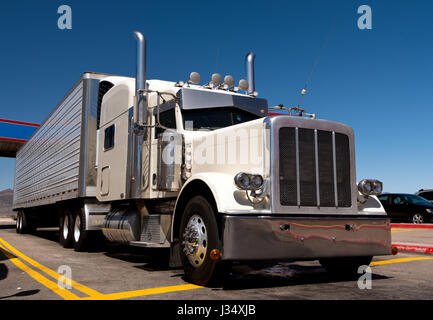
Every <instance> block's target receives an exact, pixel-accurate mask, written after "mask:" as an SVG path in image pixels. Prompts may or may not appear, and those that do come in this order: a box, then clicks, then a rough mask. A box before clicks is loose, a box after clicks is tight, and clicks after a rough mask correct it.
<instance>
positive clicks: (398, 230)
mask: <svg viewBox="0 0 433 320" xmlns="http://www.w3.org/2000/svg"><path fill="white" fill-rule="evenodd" d="M418 230H419V229H397V230H391V232H392V233H397V232H410V231H418Z"/></svg>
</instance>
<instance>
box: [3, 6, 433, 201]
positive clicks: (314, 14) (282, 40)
mask: <svg viewBox="0 0 433 320" xmlns="http://www.w3.org/2000/svg"><path fill="white" fill-rule="evenodd" d="M62 4H67V5H69V6H70V7H71V8H72V30H60V29H58V28H57V19H58V17H59V16H60V15H59V14H58V13H57V8H58V7H59V6H60V5H62ZM364 4H366V5H369V6H370V7H371V9H372V27H373V28H372V29H371V30H360V29H359V28H358V26H357V20H358V18H359V17H360V14H358V13H357V9H358V7H359V6H360V5H364ZM432 13H433V2H432V1H430V0H412V1H388V0H362V1H350V0H328V1H321V0H316V1H308V0H302V1H300V0H299V1H271V0H268V1H236V2H229V1H212V2H210V1H130V0H124V1H121V2H119V1H109V0H104V1H100V0H92V1H77V0H72V1H71V0H62V1H19V2H12V1H8V2H5V3H2V8H1V11H0V39H1V40H0V41H1V42H0V43H1V50H0V70H1V75H2V76H1V77H0V93H1V95H0V111H1V112H0V118H6V119H11V120H20V121H27V122H36V123H40V122H42V121H43V120H44V119H45V117H46V116H47V115H48V114H49V112H50V111H51V110H52V109H53V108H54V107H55V105H56V104H57V103H58V101H59V100H61V98H62V97H63V95H64V94H65V93H66V91H67V90H68V89H69V88H70V87H71V86H72V84H73V83H74V82H75V81H76V80H77V79H78V78H79V76H80V74H81V73H83V72H85V71H95V72H104V73H111V74H119V75H128V76H133V75H134V73H135V41H134V39H133V37H132V31H133V30H135V29H138V30H141V31H142V32H143V33H144V34H145V36H146V38H147V41H148V49H147V52H148V59H147V63H148V68H147V72H148V77H149V78H157V79H164V80H173V81H177V80H185V79H187V77H188V75H189V73H190V72H191V71H197V72H199V73H200V74H201V76H202V81H205V80H206V79H208V78H210V75H211V74H212V73H213V72H216V71H217V72H219V73H220V74H222V75H223V76H224V75H225V74H232V75H233V76H234V77H235V79H237V80H238V79H240V78H244V77H245V70H244V61H243V59H244V56H245V54H246V53H247V52H249V51H253V52H255V53H256V55H257V57H256V90H257V91H258V92H259V94H260V96H261V97H265V98H267V99H268V101H269V104H270V105H277V104H280V103H282V104H284V105H285V106H293V105H295V104H296V103H297V101H298V99H299V94H300V91H301V89H302V88H303V86H304V83H305V81H306V79H307V77H308V75H309V74H310V72H311V70H312V68H313V65H314V63H315V61H316V59H317V57H318V56H319V54H320V52H321V48H322V46H323V44H324V42H325V40H326V39H327V36H328V34H330V36H329V41H328V42H327V46H326V48H325V50H324V51H323V52H322V54H321V57H320V61H319V64H318V66H317V68H316V69H315V71H314V73H313V75H312V77H311V79H310V81H309V83H308V88H307V95H306V96H305V97H304V99H303V107H304V108H305V109H307V111H309V112H312V113H316V114H317V115H318V117H319V118H322V119H329V120H334V121H339V122H343V123H346V124H348V125H350V126H351V127H352V128H353V129H354V131H355V143H356V162H357V163H356V164H357V179H358V180H360V179H362V178H377V179H380V180H382V181H383V182H384V188H385V191H389V192H409V193H413V192H415V191H417V190H418V189H420V188H433V139H432V137H433V130H432V120H433V119H432V118H433V108H432V107H433V90H432V89H433V88H432V86H433V19H431V14H432ZM334 24H335V27H334V28H332V26H333V25H334ZM331 29H332V30H333V31H332V33H329V31H330V30H331ZM0 167H1V171H0V190H1V189H5V188H9V187H12V186H13V170H14V160H13V159H0Z"/></svg>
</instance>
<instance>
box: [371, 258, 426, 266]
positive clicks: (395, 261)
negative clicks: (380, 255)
mask: <svg viewBox="0 0 433 320" xmlns="http://www.w3.org/2000/svg"><path fill="white" fill-rule="evenodd" d="M416 260H433V258H429V257H414V258H401V259H391V260H382V261H374V262H372V263H370V266H371V267H374V266H381V265H384V264H390V263H400V262H410V261H416Z"/></svg>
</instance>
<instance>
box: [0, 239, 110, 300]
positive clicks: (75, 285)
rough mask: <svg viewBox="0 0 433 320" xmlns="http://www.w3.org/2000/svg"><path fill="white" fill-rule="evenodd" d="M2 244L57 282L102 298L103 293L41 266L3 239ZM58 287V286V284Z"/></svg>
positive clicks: (0, 241)
mask: <svg viewBox="0 0 433 320" xmlns="http://www.w3.org/2000/svg"><path fill="white" fill-rule="evenodd" d="M0 243H2V244H3V245H4V246H5V247H6V248H7V249H9V250H10V251H11V252H12V253H14V254H15V255H17V256H18V257H20V258H21V259H23V260H24V261H27V262H28V263H29V264H31V265H32V266H34V267H35V268H37V269H39V270H41V271H43V272H45V273H46V274H48V275H50V276H51V277H53V278H54V279H56V280H59V279H61V280H62V281H67V282H69V283H70V284H71V286H72V287H73V288H74V289H76V290H78V291H81V292H83V293H85V294H86V295H88V296H90V297H98V296H102V293H100V292H98V291H96V290H93V289H91V288H88V287H86V286H84V285H82V284H80V283H78V282H76V281H74V280H72V279H69V278H66V277H65V276H63V275H61V274H58V273H57V272H55V271H53V270H51V269H49V268H47V267H45V266H43V265H41V264H40V263H38V262H36V261H34V260H33V259H31V258H29V257H27V256H26V255H25V254H23V253H21V252H20V251H18V250H17V249H15V248H14V247H12V246H11V245H10V244H9V243H7V242H6V241H5V240H3V239H2V238H0ZM56 286H57V284H56ZM77 298H78V297H77Z"/></svg>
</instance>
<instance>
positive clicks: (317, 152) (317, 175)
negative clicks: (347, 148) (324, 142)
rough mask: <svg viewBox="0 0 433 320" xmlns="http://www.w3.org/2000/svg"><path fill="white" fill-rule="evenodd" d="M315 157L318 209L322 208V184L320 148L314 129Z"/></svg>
mask: <svg viewBox="0 0 433 320" xmlns="http://www.w3.org/2000/svg"><path fill="white" fill-rule="evenodd" d="M314 155H315V159H316V197H317V208H320V183H319V146H318V142H317V129H314Z"/></svg>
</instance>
